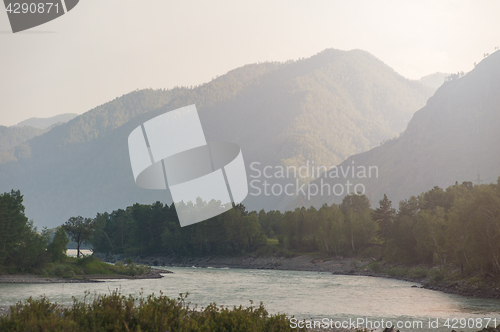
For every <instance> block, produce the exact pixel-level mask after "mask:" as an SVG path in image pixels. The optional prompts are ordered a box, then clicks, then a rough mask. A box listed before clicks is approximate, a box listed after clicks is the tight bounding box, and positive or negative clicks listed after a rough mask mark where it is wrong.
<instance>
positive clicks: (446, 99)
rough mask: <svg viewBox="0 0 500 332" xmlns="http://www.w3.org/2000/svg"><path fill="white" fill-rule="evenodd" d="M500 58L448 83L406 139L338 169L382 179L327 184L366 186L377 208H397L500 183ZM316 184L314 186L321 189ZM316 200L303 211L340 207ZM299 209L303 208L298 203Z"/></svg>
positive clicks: (496, 55)
mask: <svg viewBox="0 0 500 332" xmlns="http://www.w3.org/2000/svg"><path fill="white" fill-rule="evenodd" d="M498 91H500V52H498V51H497V52H496V53H493V54H491V55H490V56H489V57H487V58H485V59H484V60H483V61H481V63H479V64H478V65H477V66H476V67H475V68H474V70H472V71H471V72H469V73H468V74H466V75H465V76H463V77H461V78H458V79H454V80H451V81H447V82H445V83H444V84H443V85H442V86H441V87H440V88H439V89H438V90H437V91H436V93H435V94H434V96H432V97H431V98H430V99H429V100H428V102H427V105H426V106H425V107H423V108H422V109H420V110H419V111H417V112H416V113H415V114H414V116H413V118H412V119H411V121H410V122H409V124H408V128H407V129H406V131H405V132H404V133H403V134H402V135H401V137H399V138H396V139H393V140H390V141H388V142H386V143H385V144H383V145H382V146H379V147H376V148H373V149H372V150H370V151H367V152H363V153H360V154H356V155H353V156H351V157H349V158H347V160H345V161H344V162H343V163H341V164H340V165H339V166H342V167H344V168H345V167H347V166H349V165H356V166H357V165H363V166H365V167H368V166H376V167H378V170H379V176H378V178H376V177H372V178H369V179H362V178H357V177H356V176H354V177H352V176H347V177H346V178H343V179H325V180H323V181H324V182H327V183H328V184H329V185H331V186H333V185H335V184H336V183H344V182H345V181H346V180H350V181H351V182H357V183H362V184H364V186H365V187H366V195H369V196H370V197H371V202H372V204H377V202H378V201H379V200H380V199H381V198H382V197H383V194H384V193H385V194H387V196H388V197H389V199H391V200H392V201H393V203H396V202H399V201H400V200H402V199H407V198H409V197H410V196H411V195H418V194H420V193H421V192H424V191H426V190H428V189H429V188H432V187H434V186H436V185H437V186H440V187H443V188H446V187H447V186H450V185H453V184H455V182H456V181H458V183H462V182H463V181H471V182H476V181H478V180H479V181H481V183H492V182H496V180H497V178H498V177H499V176H500V153H499V152H500V130H499V128H500V95H499V93H498ZM320 182H321V180H320V179H318V180H316V182H315V183H320ZM341 198H342V197H340V196H335V195H333V196H330V197H327V196H322V197H320V196H316V197H314V198H313V199H312V200H310V201H307V200H305V198H304V197H302V199H301V202H303V203H304V205H306V206H307V205H314V206H321V205H322V204H324V203H332V202H339V201H340V199H341ZM294 204H298V202H297V201H295V202H294Z"/></svg>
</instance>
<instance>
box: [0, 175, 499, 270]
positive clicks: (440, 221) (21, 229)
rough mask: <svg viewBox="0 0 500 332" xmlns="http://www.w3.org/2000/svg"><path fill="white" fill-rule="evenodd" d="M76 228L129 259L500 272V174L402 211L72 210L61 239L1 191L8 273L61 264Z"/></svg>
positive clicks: (359, 206) (361, 202) (365, 204)
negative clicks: (182, 216) (341, 261)
mask: <svg viewBox="0 0 500 332" xmlns="http://www.w3.org/2000/svg"><path fill="white" fill-rule="evenodd" d="M66 234H68V235H69V236H70V238H71V239H72V240H74V241H76V242H77V243H78V244H79V245H81V244H83V243H88V244H91V245H92V246H93V249H94V251H95V252H98V253H105V254H122V256H125V257H130V256H134V255H142V256H146V255H175V256H181V257H182V256H206V255H210V256H217V255H220V256H244V255H248V254H252V255H257V256H271V255H280V256H285V257H291V256H294V255H298V254H313V255H317V256H321V257H323V258H328V257H339V256H350V257H367V258H373V259H375V260H377V261H385V262H387V263H392V264H403V265H407V266H413V265H427V266H429V267H430V266H453V267H455V268H459V269H460V270H461V271H462V272H463V273H466V274H467V273H474V272H477V271H484V272H485V273H489V274H490V275H494V276H500V261H499V259H500V258H499V257H500V178H499V179H498V180H497V183H492V184H482V185H473V183H472V182H463V183H462V184H458V183H456V184H455V185H453V186H450V187H448V188H446V189H445V190H444V189H442V188H439V187H434V188H432V189H430V190H428V191H426V192H424V193H422V194H420V195H418V196H412V197H410V198H409V199H406V200H403V201H401V202H399V206H398V208H397V209H396V208H394V207H393V206H392V202H391V201H390V200H389V199H388V197H387V196H385V195H384V198H383V199H382V200H380V202H379V204H378V207H377V208H375V209H372V208H370V202H369V199H368V198H367V197H366V196H364V195H356V194H351V195H348V196H346V197H345V198H344V199H343V201H342V203H341V204H338V205H337V204H332V205H326V204H325V205H323V206H322V207H321V208H319V209H316V208H314V207H310V208H308V209H306V208H304V207H302V208H297V209H295V210H294V211H286V212H284V213H282V212H280V211H269V212H265V211H264V210H261V211H260V212H255V211H254V212H248V211H246V208H245V207H244V206H243V205H241V204H240V205H237V206H235V208H233V209H231V210H230V211H227V212H225V213H223V214H221V215H218V216H216V217H213V218H211V219H209V220H206V221H203V222H200V223H197V224H194V225H191V226H187V227H183V228H181V227H180V225H179V221H178V219H177V215H176V212H175V207H174V205H171V206H168V205H164V204H162V203H160V202H156V203H154V204H151V205H145V204H134V205H133V206H129V207H127V208H126V209H119V210H116V211H113V212H111V213H103V214H97V216H96V217H95V218H82V217H80V216H78V217H72V218H70V220H68V221H67V222H66V223H65V224H64V225H62V227H59V228H58V229H57V230H55V236H53V238H54V240H52V241H51V236H50V232H49V231H48V230H46V229H44V230H42V231H38V230H37V229H36V228H34V227H33V223H32V221H28V219H27V217H26V216H25V215H24V206H23V196H22V195H21V193H20V192H19V191H11V192H10V193H4V194H2V195H0V271H4V272H5V271H8V272H30V271H36V270H37V268H38V269H39V268H40V267H41V266H43V265H44V264H46V263H50V262H57V261H61V259H62V258H61V253H62V252H63V251H64V248H65V246H66V245H67V243H68V238H67V237H66Z"/></svg>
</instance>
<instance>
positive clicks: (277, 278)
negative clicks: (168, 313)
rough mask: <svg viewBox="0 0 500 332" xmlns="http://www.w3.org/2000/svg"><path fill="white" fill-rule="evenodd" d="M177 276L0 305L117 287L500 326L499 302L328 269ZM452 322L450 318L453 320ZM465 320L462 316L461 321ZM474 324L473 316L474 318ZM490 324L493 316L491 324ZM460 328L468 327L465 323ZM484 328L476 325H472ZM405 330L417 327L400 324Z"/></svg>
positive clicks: (31, 288)
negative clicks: (337, 272) (488, 322)
mask: <svg viewBox="0 0 500 332" xmlns="http://www.w3.org/2000/svg"><path fill="white" fill-rule="evenodd" d="M168 269H169V270H171V271H173V272H174V273H173V274H167V275H165V277H164V278H162V279H153V280H109V281H106V282H103V283H93V284H0V304H1V305H10V304H14V303H16V302H17V301H19V300H22V299H26V298H28V297H29V296H34V297H36V296H40V295H43V294H45V295H46V296H47V297H49V299H51V300H52V301H57V302H58V303H70V302H71V297H72V296H75V297H77V298H80V299H82V298H83V295H84V291H86V290H89V291H91V293H92V294H97V293H108V292H110V291H112V290H114V289H120V290H121V293H122V294H133V295H136V296H139V294H140V293H141V292H143V294H144V296H146V295H149V294H151V293H155V294H159V293H160V291H162V292H163V293H164V294H165V295H167V296H170V297H177V296H178V295H179V293H185V292H189V296H188V300H189V301H190V302H191V303H192V304H198V306H206V305H207V304H209V303H211V302H216V303H217V304H219V305H224V306H234V305H240V304H241V305H244V306H246V305H249V304H250V302H249V300H252V301H254V304H258V303H259V302H260V301H262V302H263V303H264V305H265V307H266V308H267V309H268V311H269V312H271V313H277V312H280V313H286V314H288V315H294V316H295V317H297V318H301V319H314V320H320V319H323V318H328V319H332V320H333V321H345V320H348V319H349V318H351V319H354V320H355V319H357V318H366V319H370V320H372V321H380V320H381V319H384V320H385V321H387V320H390V321H391V322H394V323H395V322H397V321H401V322H407V321H422V322H423V328H424V330H440V331H450V330H451V328H446V327H444V326H443V323H445V321H446V319H447V318H457V319H460V318H471V317H472V318H475V319H477V318H480V320H479V321H475V320H474V322H475V323H474V324H477V323H478V322H483V323H484V322H485V320H481V319H482V318H494V319H495V318H496V320H497V321H496V324H500V300H493V299H474V298H466V297H462V296H458V295H450V294H445V293H441V292H437V291H432V290H427V289H423V288H414V287H412V286H413V285H418V284H415V283H411V282H405V281H399V280H392V279H384V278H373V277H363V276H340V275H332V274H330V273H318V272H298V271H276V270H244V269H215V268H173V267H168ZM429 318H431V319H432V321H435V319H436V318H437V319H439V324H440V328H438V329H429V328H428V321H429ZM450 322H451V323H453V321H450ZM462 322H463V321H462ZM469 323H471V321H469ZM491 325H493V321H492V323H491ZM455 329H457V330H464V331H466V330H470V329H467V328H461V327H460V326H459V325H458V326H457V328H455ZM478 329H480V328H479V326H476V325H474V328H472V330H478ZM402 330H405V331H407V330H414V329H411V328H410V329H409V328H402Z"/></svg>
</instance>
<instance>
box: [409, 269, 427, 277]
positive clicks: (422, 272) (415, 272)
mask: <svg viewBox="0 0 500 332" xmlns="http://www.w3.org/2000/svg"><path fill="white" fill-rule="evenodd" d="M427 274H428V272H427V270H426V269H425V268H423V267H416V268H413V269H411V270H410V277H412V278H415V279H421V278H425V277H427Z"/></svg>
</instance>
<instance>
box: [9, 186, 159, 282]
mask: <svg viewBox="0 0 500 332" xmlns="http://www.w3.org/2000/svg"><path fill="white" fill-rule="evenodd" d="M88 225H89V223H87V224H85V223H83V222H82V220H81V219H79V218H71V219H70V221H68V223H66V224H65V225H64V227H59V228H57V229H56V230H55V235H54V237H53V239H52V241H51V234H50V232H49V231H48V230H47V229H44V230H42V231H41V232H39V231H38V230H37V229H36V227H33V222H32V221H28V218H26V216H25V215H24V206H23V196H22V195H21V193H20V192H19V191H11V192H10V193H4V194H2V195H0V274H6V273H8V274H14V273H30V274H36V275H40V276H44V277H49V276H56V277H64V278H73V279H83V276H84V275H89V274H92V275H95V274H105V275H109V274H118V275H127V276H136V275H142V274H144V273H146V272H149V271H150V268H149V267H147V266H144V265H139V266H138V265H136V264H134V263H133V262H132V261H128V262H127V264H123V263H118V264H115V265H111V264H107V263H104V262H101V261H99V260H98V259H96V258H95V257H92V256H87V257H82V258H80V257H77V258H74V257H68V256H66V254H65V252H66V246H67V244H68V242H69V239H68V237H67V235H66V231H68V233H70V234H72V237H73V238H74V239H75V240H77V243H78V245H80V244H81V243H82V242H84V241H87V240H88V238H87V237H82V234H81V232H79V231H78V229H79V228H82V229H83V228H85V227H87V231H89V229H88ZM90 231H91V229H90ZM83 233H84V234H85V235H86V236H89V235H90V234H91V233H89V232H87V233H85V232H83ZM78 256H80V254H78Z"/></svg>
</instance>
